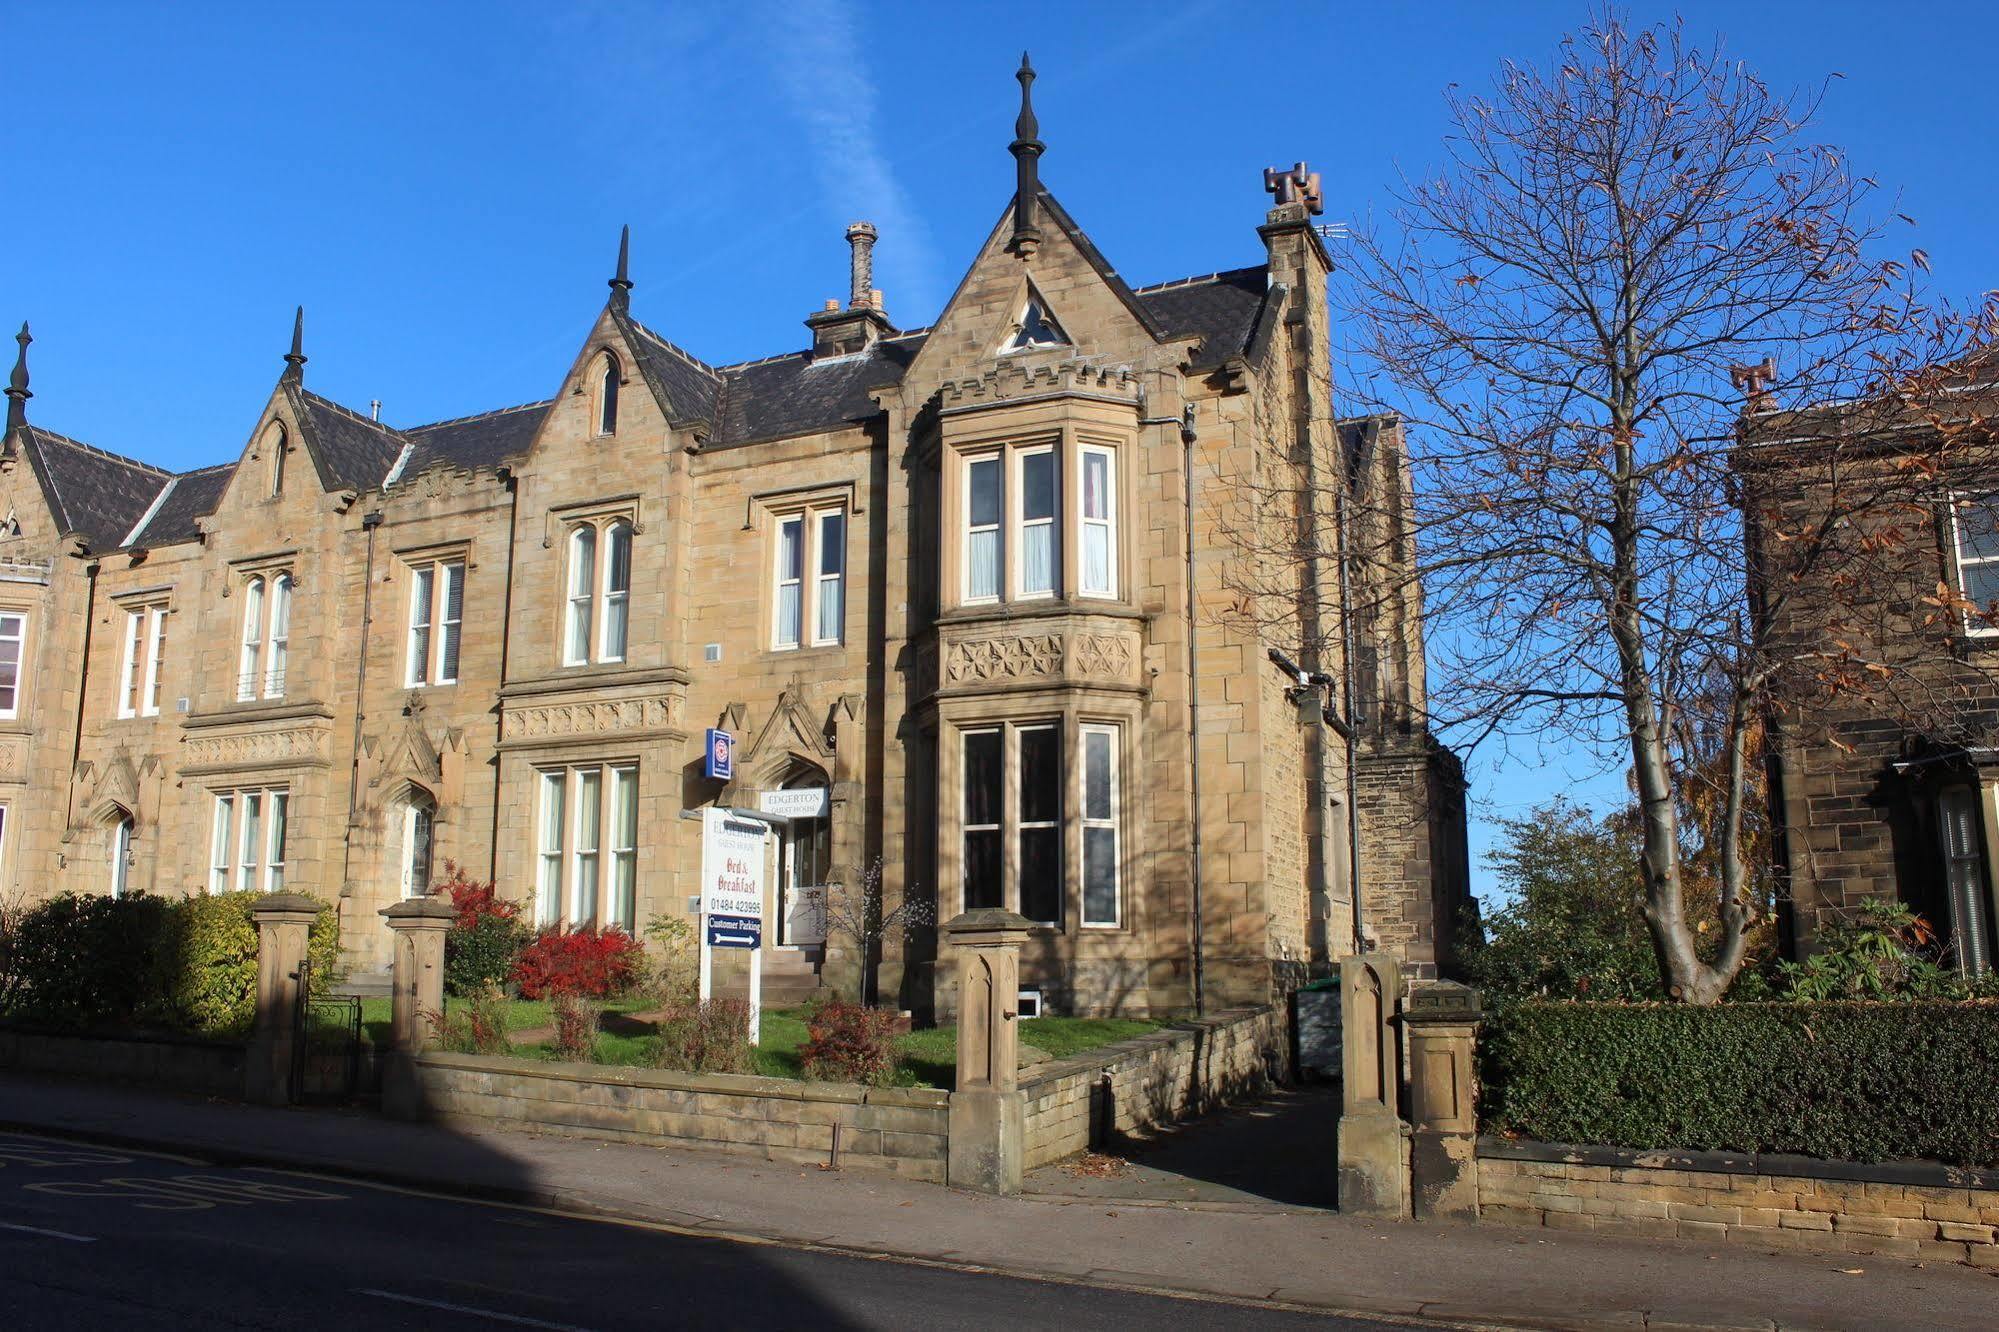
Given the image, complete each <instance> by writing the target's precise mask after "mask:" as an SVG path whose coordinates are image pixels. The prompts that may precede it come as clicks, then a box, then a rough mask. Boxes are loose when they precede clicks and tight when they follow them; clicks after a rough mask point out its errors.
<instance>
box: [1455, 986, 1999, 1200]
mask: <svg viewBox="0 0 1999 1332" xmlns="http://www.w3.org/2000/svg"><path fill="white" fill-rule="evenodd" d="M1479 1056H1480V1058H1479V1063H1480V1074H1481V1078H1482V1082H1483V1088H1482V1104H1481V1106H1480V1120H1481V1125H1482V1127H1483V1128H1484V1129H1485V1130H1486V1131H1488V1132H1495V1133H1503V1134H1509V1135H1517V1136H1524V1137H1528V1138H1535V1139H1539V1140H1541V1141H1543V1142H1556V1143H1581V1144H1592V1145H1603V1146H1611V1147H1631V1148H1679V1149H1682V1150H1715V1151H1736V1152H1780V1153H1788V1154H1795V1155H1799V1156H1811V1157H1819V1158H1822V1159H1826V1160H1843V1161H1858V1162H1882V1161H1899V1160H1926V1161H1939V1162H1942V1163H1944V1164H1947V1165H1961V1166H1973V1167H1986V1168H1991V1167H1999V1097H1995V1096H1994V1095H1993V1092H1992V1070H1993V1069H1995V1068H1999V1003H1993V1002H1990V1001H1972V1002H1958V1003H1946V1002H1934V1001H1920V1000H1918V1001H1907V1002H1900V1003H1828V1004H1804V1003H1729V1004H1719V1005H1715V1006H1713V1007H1696V1006H1692V1005H1685V1004H1573V1003H1538V1002H1537V1003H1522V1004H1508V1005H1502V1006H1501V1007H1499V1008H1498V1009H1497V1010H1495V1011H1494V1012H1492V1013H1491V1014H1490V1015H1489V1016H1488V1019H1487V1022H1486V1026H1485V1028H1484V1030H1483V1031H1482V1032H1481V1033H1480V1037H1479Z"/></svg>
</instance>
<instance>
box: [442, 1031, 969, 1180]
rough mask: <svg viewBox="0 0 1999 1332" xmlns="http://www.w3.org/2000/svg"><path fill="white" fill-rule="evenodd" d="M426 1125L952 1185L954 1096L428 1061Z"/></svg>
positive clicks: (479, 1058) (484, 1058)
mask: <svg viewBox="0 0 1999 1332" xmlns="http://www.w3.org/2000/svg"><path fill="white" fill-rule="evenodd" d="M412 1064H413V1072H414V1076H415V1082H416V1087H415V1091H416V1095H417V1098H418V1102H419V1105H420V1113H421V1115H422V1117H423V1118H426V1119H428V1120H431V1121H433V1122H438V1123H445V1124H453V1123H475V1124H476V1123H485V1124H500V1125H503V1126H506V1127H509V1128H538V1129H547V1130H550V1131H552V1132H557V1133H567V1134H573V1135H575V1136H578V1137H586V1138H604V1139H608V1140H610V1141H614V1142H640V1143H647V1144H650V1145H653V1146H678V1147H707V1148H711V1149H714V1150H718V1151H724V1152H731V1153H736V1154H739V1155H747V1156H757V1157H762V1158H764V1159H765V1160H771V1161H783V1162H786V1163H789V1164H795V1165H833V1166H837V1167H840V1168H843V1169H866V1170H884V1171H890V1172H893V1173H895V1174H898V1175H904V1176H907V1177H908V1178H911V1179H919V1180H926V1181H928V1182H930V1183H933V1184H941V1183H943V1182H944V1163H945V1154H946V1153H945V1146H946V1138H947V1134H948V1132H949V1126H950V1114H949V1106H950V1094H949V1093H948V1092H942V1091H933V1090H930V1089H928V1088H913V1087H860V1086H854V1085H849V1084H845V1083H826V1082H793V1081H790V1080H788V1079H783V1078H759V1077H742V1076H736V1075H732V1074H720V1073H667V1072H660V1071H656V1070H653V1069H641V1068H622V1067H606V1066H603V1065H597V1064H556V1063H547V1062H544V1061H542V1060H538V1059H509V1058H502V1057H499V1056H494V1055H461V1054H446V1053H442V1052H439V1051H434V1050H433V1051H426V1052H424V1053H422V1054H420V1055H417V1056H416V1057H415V1059H414V1060H413V1061H412Z"/></svg>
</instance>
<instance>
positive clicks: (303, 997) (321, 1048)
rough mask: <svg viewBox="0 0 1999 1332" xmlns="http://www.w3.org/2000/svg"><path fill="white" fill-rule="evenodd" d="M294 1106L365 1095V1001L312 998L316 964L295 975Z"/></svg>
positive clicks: (336, 996)
mask: <svg viewBox="0 0 1999 1332" xmlns="http://www.w3.org/2000/svg"><path fill="white" fill-rule="evenodd" d="M293 979H295V980H297V981H298V997H297V999H296V1000H295V1001H294V1002H293V1004H292V1067H291V1100H292V1104H294V1105H304V1104H307V1103H322V1104H323V1103H328V1102H338V1101H351V1100H353V1099H354V1098H355V1097H356V1096H357V1095H359V1094H360V1091H361V1059H362V1054H363V1049H362V1042H361V1000H360V998H359V997H358V996H356V995H345V994H334V995H321V996H319V997H317V998H315V997H314V996H313V993H312V959H311V958H306V959H305V960H304V961H302V962H300V963H299V966H298V970H297V971H296V972H294V973H293Z"/></svg>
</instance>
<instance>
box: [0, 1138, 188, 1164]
mask: <svg viewBox="0 0 1999 1332" xmlns="http://www.w3.org/2000/svg"><path fill="white" fill-rule="evenodd" d="M8 1138H21V1139H25V1140H27V1141H29V1142H54V1143H61V1144H63V1145H64V1146H75V1145H76V1144H77V1143H78V1142H87V1143H92V1144H95V1143H96V1141H97V1140H96V1139H94V1138H91V1137H90V1136H89V1135H87V1134H84V1135H80V1136H79V1137H74V1138H65V1137H62V1136H60V1135H57V1134H53V1133H24V1132H21V1131H20V1130H18V1129H7V1130H5V1131H4V1132H0V1141H4V1140H5V1139H8ZM117 1150H118V1151H121V1152H125V1153H128V1154H130V1155H132V1156H147V1157H152V1158H154V1159H155V1160H160V1161H178V1162H180V1163H181V1164H182V1165H193V1166H198V1165H209V1164H211V1163H210V1162H208V1161H204V1160H202V1159H201V1158H200V1157H196V1156H182V1155H179V1154H177V1153H174V1152H155V1151H148V1150H147V1149H145V1148H143V1147H127V1146H125V1145H124V1144H123V1143H119V1144H118V1145H117Z"/></svg>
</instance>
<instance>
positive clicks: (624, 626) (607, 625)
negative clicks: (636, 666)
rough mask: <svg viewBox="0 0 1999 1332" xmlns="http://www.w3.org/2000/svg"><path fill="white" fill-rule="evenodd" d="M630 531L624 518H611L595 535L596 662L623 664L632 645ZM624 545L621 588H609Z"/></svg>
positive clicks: (631, 533)
mask: <svg viewBox="0 0 1999 1332" xmlns="http://www.w3.org/2000/svg"><path fill="white" fill-rule="evenodd" d="M633 536H634V531H633V528H632V524H631V522H630V521H629V520H628V519H624V518H613V519H612V520H611V521H610V522H608V523H605V524H604V525H603V528H602V530H601V531H599V532H598V533H597V550H598V553H599V554H600V555H601V556H602V558H601V559H599V560H598V561H597V573H598V578H599V580H600V581H599V583H598V586H597V660H598V661H602V662H615V661H623V660H624V659H625V658H626V656H627V655H629V654H630V652H631V646H632V555H633V549H632V538H633ZM620 541H622V542H624V546H625V567H624V580H625V585H624V586H623V587H613V586H612V585H611V580H612V579H613V578H614V577H616V576H617V574H618V561H617V558H616V551H617V546H618V543H619V542H620ZM613 609H615V610H617V611H618V612H619V614H618V616H617V617H616V618H617V621H618V626H619V629H618V641H617V642H616V643H613V642H612V641H611V622H612V618H613V617H612V614H611V612H612V611H613Z"/></svg>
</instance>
